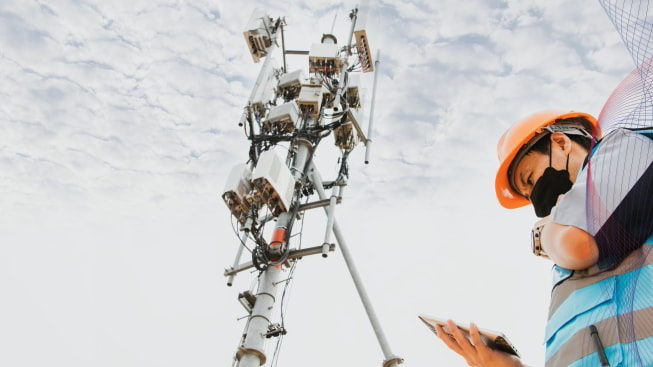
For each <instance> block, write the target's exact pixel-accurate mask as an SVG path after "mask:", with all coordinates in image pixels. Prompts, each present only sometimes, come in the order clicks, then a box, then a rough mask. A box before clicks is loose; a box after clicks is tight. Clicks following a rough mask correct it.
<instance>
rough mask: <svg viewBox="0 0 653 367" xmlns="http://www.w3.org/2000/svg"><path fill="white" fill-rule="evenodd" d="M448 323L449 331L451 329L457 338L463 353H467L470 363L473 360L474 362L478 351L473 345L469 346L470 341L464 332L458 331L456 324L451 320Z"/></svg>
mask: <svg viewBox="0 0 653 367" xmlns="http://www.w3.org/2000/svg"><path fill="white" fill-rule="evenodd" d="M447 323H448V324H449V329H451V332H452V333H453V336H455V337H456V342H457V343H458V345H459V346H460V348H461V349H462V350H463V352H465V355H466V358H467V360H468V361H469V360H470V359H471V360H472V361H475V360H476V349H474V347H473V346H472V345H471V344H469V340H468V339H467V337H466V336H465V335H463V333H462V331H460V329H458V325H456V323H454V322H453V321H451V320H449V321H448V322H447Z"/></svg>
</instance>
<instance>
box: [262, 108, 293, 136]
mask: <svg viewBox="0 0 653 367" xmlns="http://www.w3.org/2000/svg"><path fill="white" fill-rule="evenodd" d="M297 120H299V108H298V107H297V103H295V101H290V102H288V103H284V104H282V105H280V106H273V107H271V108H270V113H269V114H268V117H267V119H266V120H265V122H263V132H265V133H269V132H272V131H276V132H279V133H283V134H285V133H291V132H293V131H295V129H296V126H297Z"/></svg>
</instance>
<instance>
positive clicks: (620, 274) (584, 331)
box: [545, 129, 653, 367]
mask: <svg viewBox="0 0 653 367" xmlns="http://www.w3.org/2000/svg"><path fill="white" fill-rule="evenodd" d="M652 162H653V138H649V137H648V136H646V135H645V134H642V132H635V131H630V130H626V129H617V130H614V131H612V132H610V133H609V134H608V135H606V136H605V138H604V139H603V140H602V141H601V143H600V144H599V145H598V147H597V149H596V150H595V151H594V152H593V154H592V155H591V157H590V159H589V164H588V165H587V166H586V167H584V168H583V169H582V170H581V171H580V172H579V174H578V176H577V179H576V182H575V183H574V185H573V186H572V188H571V190H570V191H569V192H567V193H566V194H565V196H564V197H563V199H562V200H561V201H560V202H559V203H558V205H557V206H556V207H554V209H553V210H552V212H551V216H550V218H551V220H552V221H553V222H555V223H558V224H562V225H571V226H575V227H577V228H580V229H583V230H584V231H586V232H588V233H589V234H591V235H592V236H594V238H595V240H596V243H597V246H598V248H599V261H598V263H597V264H596V265H594V266H592V267H590V268H588V269H584V270H581V271H572V270H569V269H564V268H562V267H559V266H555V267H554V271H553V273H554V274H553V290H552V293H551V303H550V305H549V315H548V322H547V327H546V332H545V343H546V358H545V360H546V366H547V367H548V366H600V360H599V354H598V348H597V347H596V344H595V341H594V340H593V339H592V337H591V336H590V333H589V329H588V328H589V326H590V325H595V326H596V327H597V329H598V333H599V337H600V339H601V342H602V344H603V347H604V352H605V354H606V357H607V358H608V361H609V362H610V365H611V366H613V367H614V366H650V365H653V251H651V250H652V249H653V236H651V235H652V234H653V165H652V164H651V163H652Z"/></svg>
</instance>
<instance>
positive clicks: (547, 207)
mask: <svg viewBox="0 0 653 367" xmlns="http://www.w3.org/2000/svg"><path fill="white" fill-rule="evenodd" d="M572 185H573V183H572V182H571V180H570V179H569V155H567V167H566V168H565V169H564V170H560V171H558V170H557V169H555V168H553V167H551V150H550V149H549V167H547V168H546V169H545V170H544V173H543V174H542V176H541V177H540V178H539V179H538V180H537V182H536V183H535V186H534V187H533V191H532V192H531V201H532V202H533V208H535V215H537V216H538V217H540V218H544V217H546V216H547V215H549V214H551V209H553V207H554V206H555V205H556V201H558V196H560V195H562V194H564V193H566V192H567V191H569V190H571V186H572Z"/></svg>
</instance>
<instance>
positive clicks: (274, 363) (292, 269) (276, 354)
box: [270, 197, 308, 367]
mask: <svg viewBox="0 0 653 367" xmlns="http://www.w3.org/2000/svg"><path fill="white" fill-rule="evenodd" d="M306 203H308V197H307V198H306V202H305V204H306ZM304 219H305V218H304V217H302V226H301V227H300V229H299V233H297V234H295V236H296V235H299V245H298V247H297V248H298V249H301V248H302V240H303V236H302V234H303V233H304ZM297 261H298V260H295V261H294V262H293V264H292V266H291V267H290V271H289V272H288V280H287V281H286V284H285V285H284V287H283V293H282V294H281V327H282V328H284V329H285V320H284V310H283V304H284V301H285V302H288V301H289V300H290V292H291V290H292V287H290V290H289V291H288V301H286V290H288V286H289V284H290V281H291V280H292V277H293V274H294V273H295V268H296V266H297ZM286 308H288V307H287V306H286ZM283 338H284V335H283V334H281V335H279V339H277V345H276V347H275V348H274V354H273V355H272V362H271V363H270V366H272V367H276V366H277V363H278V362H279V350H280V349H281V345H282V344H283Z"/></svg>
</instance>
